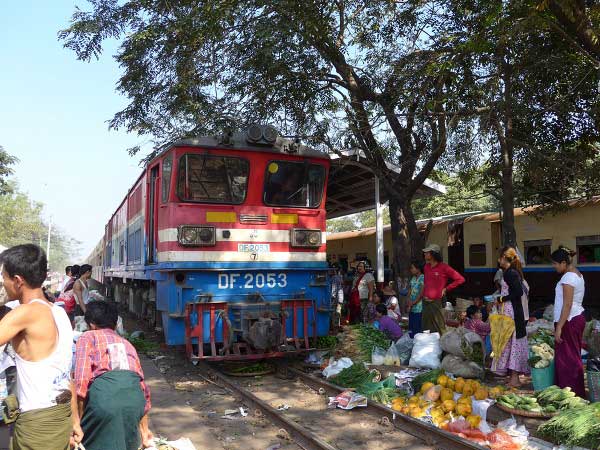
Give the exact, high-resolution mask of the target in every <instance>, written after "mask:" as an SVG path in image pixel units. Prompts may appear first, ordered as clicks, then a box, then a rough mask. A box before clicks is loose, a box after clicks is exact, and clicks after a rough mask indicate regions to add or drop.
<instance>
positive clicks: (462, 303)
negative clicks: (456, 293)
mask: <svg viewBox="0 0 600 450" xmlns="http://www.w3.org/2000/svg"><path fill="white" fill-rule="evenodd" d="M471 305H473V301H472V300H467V299H464V298H457V299H456V308H454V309H455V311H456V312H457V313H464V312H466V311H467V308H468V307H469V306H471Z"/></svg>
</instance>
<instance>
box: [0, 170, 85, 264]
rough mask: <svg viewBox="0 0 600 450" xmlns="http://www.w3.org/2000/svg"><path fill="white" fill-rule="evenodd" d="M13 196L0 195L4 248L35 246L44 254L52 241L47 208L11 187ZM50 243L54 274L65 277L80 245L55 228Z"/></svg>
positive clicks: (9, 194) (0, 223)
mask: <svg viewBox="0 0 600 450" xmlns="http://www.w3.org/2000/svg"><path fill="white" fill-rule="evenodd" d="M8 190H9V191H10V192H11V193H7V194H4V195H0V244H2V245H4V246H5V247H12V246H13V245H19V244H27V243H33V244H37V245H40V246H41V247H42V248H43V249H44V250H45V249H46V243H47V239H48V223H47V222H45V221H44V219H43V215H42V212H43V204H42V203H40V202H36V201H33V200H31V199H30V198H29V197H28V196H27V194H25V193H23V192H21V191H19V189H18V187H17V186H16V184H15V183H14V182H12V183H9V185H8ZM51 232H52V235H51V239H50V261H49V265H50V270H52V271H57V272H60V273H62V272H63V271H64V267H65V266H67V265H68V264H69V263H72V262H73V261H72V256H73V255H74V253H76V252H77V249H78V246H79V242H78V241H76V240H74V239H71V238H69V237H68V236H66V235H65V234H64V232H62V230H60V229H57V228H56V227H54V226H53V229H52V231H51Z"/></svg>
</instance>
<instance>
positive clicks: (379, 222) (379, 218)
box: [375, 177, 384, 286]
mask: <svg viewBox="0 0 600 450" xmlns="http://www.w3.org/2000/svg"><path fill="white" fill-rule="evenodd" d="M375 246H376V249H377V284H378V285H379V286H381V284H382V283H383V282H384V276H383V205H382V204H381V202H380V201H379V178H377V177H375Z"/></svg>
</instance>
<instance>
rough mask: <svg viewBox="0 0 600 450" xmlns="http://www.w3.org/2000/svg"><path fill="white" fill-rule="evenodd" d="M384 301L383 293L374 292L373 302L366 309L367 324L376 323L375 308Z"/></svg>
mask: <svg viewBox="0 0 600 450" xmlns="http://www.w3.org/2000/svg"><path fill="white" fill-rule="evenodd" d="M382 301H383V293H382V292H381V291H375V292H373V301H371V302H369V303H367V307H366V308H365V322H366V323H373V322H374V321H375V308H376V307H377V305H379V304H381V302H382Z"/></svg>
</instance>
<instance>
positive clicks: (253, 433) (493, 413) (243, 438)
mask: <svg viewBox="0 0 600 450" xmlns="http://www.w3.org/2000/svg"><path fill="white" fill-rule="evenodd" d="M124 323H125V328H126V330H127V331H128V332H132V331H135V330H142V331H144V334H145V339H146V340H149V341H153V342H156V343H160V339H161V336H159V334H158V333H156V332H154V331H153V330H151V329H149V328H148V327H147V326H146V325H145V324H144V323H143V322H139V321H137V320H136V319H134V318H132V317H125V318H124ZM147 356H148V357H149V358H150V359H151V360H152V361H153V364H154V365H155V366H156V367H157V368H158V370H159V371H160V373H161V374H162V375H163V377H164V378H165V380H166V382H167V383H168V384H169V386H170V387H171V388H172V389H173V391H175V392H177V393H178V394H182V393H184V398H185V404H186V405H187V406H189V407H191V408H192V409H193V410H194V411H195V412H197V416H196V417H195V418H194V421H193V423H194V427H196V428H197V429H199V430H203V435H205V436H210V440H209V441H206V440H204V442H203V444H204V446H203V447H199V446H198V444H196V443H195V445H196V446H197V447H198V450H200V449H201V448H222V449H227V450H254V449H256V450H259V449H260V450H266V449H268V450H275V449H298V448H300V447H298V446H297V445H296V444H294V443H293V442H290V441H289V439H288V438H287V435H286V433H285V432H283V431H282V430H279V429H277V427H275V426H274V425H272V424H271V423H270V422H269V421H268V420H267V419H265V418H263V417H261V416H259V415H257V414H256V413H255V411H253V410H251V409H249V408H247V405H244V404H243V402H241V400H240V399H237V398H235V396H233V395H232V394H231V393H230V392H229V391H227V390H224V389H222V388H220V387H219V386H217V385H215V384H214V383H213V382H211V380H210V379H209V378H208V377H207V375H208V374H205V373H203V372H202V371H201V370H200V369H199V368H198V367H196V366H194V365H193V364H192V363H191V362H189V361H188V360H187V358H186V356H185V353H184V350H183V348H171V347H165V346H164V345H162V346H160V347H159V348H158V349H157V350H155V351H154V350H153V351H151V352H149V353H148V354H147ZM244 380H247V381H245V382H246V383H247V386H248V387H251V390H252V391H254V392H255V394H256V395H257V396H259V397H260V398H261V399H263V400H266V401H268V402H269V403H270V404H271V406H273V407H275V408H277V407H279V406H283V405H287V407H289V410H288V411H287V412H286V414H288V415H289V416H290V417H291V418H292V420H294V421H297V422H298V423H300V424H301V425H302V426H304V427H306V428H307V429H309V430H310V431H313V432H314V433H315V434H318V435H319V436H320V437H321V438H322V439H324V440H326V441H327V442H330V443H331V444H332V445H334V446H335V447H337V448H340V449H349V448H352V449H355V448H356V449H362V448H364V449H367V448H368V449H373V450H384V449H395V448H411V449H417V448H426V446H424V445H423V444H422V442H420V441H419V440H418V439H416V438H413V437H412V436H410V435H407V434H403V433H398V432H396V431H393V429H391V428H387V427H385V426H380V425H379V424H378V422H377V420H376V419H375V420H374V419H373V418H369V417H366V418H365V417H364V415H360V413H357V412H356V411H343V410H339V409H337V410H336V409H333V410H332V409H327V399H326V397H325V396H318V395H316V394H315V393H314V391H312V389H311V388H309V387H308V386H305V385H303V384H302V383H300V382H298V381H292V382H290V384H289V386H288V388H287V390H286V391H282V390H281V389H280V383H281V380H278V379H275V378H274V377H272V376H265V377H256V378H247V379H246V378H245V379H244ZM523 381H525V382H527V381H529V380H525V379H524V380H523ZM275 383H277V384H278V386H279V389H278V390H276V389H275V388H274V384H275ZM486 383H489V384H490V385H493V384H498V381H496V382H494V380H492V379H489V380H488V379H486ZM269 385H273V389H269ZM525 389H526V387H525ZM274 392H277V394H275V393H274ZM282 394H284V397H282V396H281V395H282ZM240 407H242V408H244V412H247V413H248V415H247V416H246V417H242V415H241V414H240V413H236V414H227V415H226V414H225V412H226V411H228V410H229V412H231V410H237V411H239V408H240ZM366 416H368V415H366ZM508 418H510V415H509V414H507V413H505V412H503V411H501V410H499V409H498V408H495V407H492V408H490V410H489V411H488V420H490V422H492V423H497V422H499V421H502V420H505V419H508ZM517 421H518V422H519V423H523V424H525V426H526V427H527V428H528V429H529V430H530V432H531V433H532V434H535V430H536V429H537V427H538V425H539V424H540V423H541V421H539V420H536V419H526V418H521V417H517Z"/></svg>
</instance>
